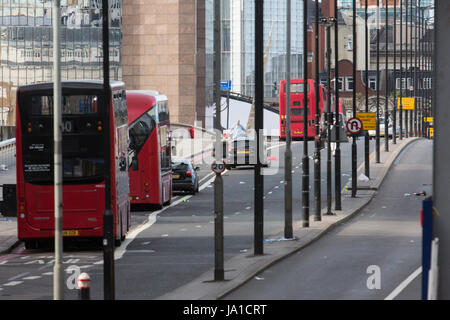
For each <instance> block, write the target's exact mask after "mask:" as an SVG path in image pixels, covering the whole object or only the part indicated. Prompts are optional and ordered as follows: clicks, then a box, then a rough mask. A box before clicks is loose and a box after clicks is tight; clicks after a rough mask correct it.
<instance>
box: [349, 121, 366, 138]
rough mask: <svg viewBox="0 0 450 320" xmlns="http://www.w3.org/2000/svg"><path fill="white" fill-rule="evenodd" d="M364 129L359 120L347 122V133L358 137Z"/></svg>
mask: <svg viewBox="0 0 450 320" xmlns="http://www.w3.org/2000/svg"><path fill="white" fill-rule="evenodd" d="M362 129H363V123H362V121H361V120H360V119H358V118H351V119H350V120H348V121H347V131H348V132H349V133H350V134H353V135H357V134H360V133H361V131H362Z"/></svg>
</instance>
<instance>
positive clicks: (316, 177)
mask: <svg viewBox="0 0 450 320" xmlns="http://www.w3.org/2000/svg"><path fill="white" fill-rule="evenodd" d="M315 25H316V30H315V54H314V57H315V72H316V77H315V78H316V79H315V92H316V94H315V98H316V101H315V106H316V108H315V121H314V126H315V129H316V132H315V133H316V145H315V150H314V202H315V203H314V209H315V214H314V221H321V220H322V217H321V209H322V206H321V187H320V186H321V184H320V178H321V176H320V170H321V165H320V164H321V157H320V123H319V122H320V109H319V101H320V90H319V54H318V52H319V0H316V24H315Z"/></svg>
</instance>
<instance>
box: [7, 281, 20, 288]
mask: <svg viewBox="0 0 450 320" xmlns="http://www.w3.org/2000/svg"><path fill="white" fill-rule="evenodd" d="M21 283H23V281H11V282H8V283H5V284H4V285H3V286H5V287H14V286H17V285H18V284H21Z"/></svg>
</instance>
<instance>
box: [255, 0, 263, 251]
mask: <svg viewBox="0 0 450 320" xmlns="http://www.w3.org/2000/svg"><path fill="white" fill-rule="evenodd" d="M263 104H264V1H261V0H255V131H256V132H255V134H256V139H255V140H256V141H257V147H256V151H257V155H258V156H257V163H256V166H255V175H254V179H255V182H254V185H255V195H254V202H255V204H254V205H255V217H254V250H255V255H262V254H264V245H263V241H264V199H263V197H264V177H263V175H262V174H261V167H262V165H261V160H262V159H261V156H262V155H261V150H262V149H263V148H262V147H263V143H264V141H262V138H261V137H263V135H262V129H263V124H264V122H263V121H264V118H263Z"/></svg>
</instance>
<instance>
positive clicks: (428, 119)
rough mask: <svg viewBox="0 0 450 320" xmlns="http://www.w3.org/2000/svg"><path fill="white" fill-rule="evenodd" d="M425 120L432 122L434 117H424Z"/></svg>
mask: <svg viewBox="0 0 450 320" xmlns="http://www.w3.org/2000/svg"><path fill="white" fill-rule="evenodd" d="M425 122H434V118H433V117H428V118H425Z"/></svg>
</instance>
